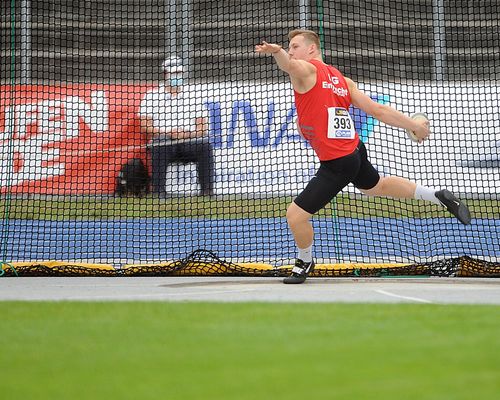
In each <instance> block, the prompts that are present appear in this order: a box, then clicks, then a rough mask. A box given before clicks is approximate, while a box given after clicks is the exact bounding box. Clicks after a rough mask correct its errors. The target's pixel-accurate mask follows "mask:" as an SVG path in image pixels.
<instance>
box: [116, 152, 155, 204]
mask: <svg viewBox="0 0 500 400" xmlns="http://www.w3.org/2000/svg"><path fill="white" fill-rule="evenodd" d="M149 181H150V178H149V174H148V169H147V168H146V166H145V165H144V162H143V161H142V160H141V159H140V158H132V159H130V160H128V161H127V163H126V164H123V166H122V168H121V169H120V172H119V174H118V177H117V178H116V189H115V193H116V194H117V195H118V196H120V197H123V196H130V195H132V196H135V197H142V196H144V195H146V194H148V193H149Z"/></svg>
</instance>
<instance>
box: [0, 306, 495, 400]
mask: <svg viewBox="0 0 500 400" xmlns="http://www.w3.org/2000/svg"><path fill="white" fill-rule="evenodd" d="M2 306H3V307H2V308H3V314H2V328H3V329H2V336H3V343H4V345H3V347H2V351H1V352H0V365H1V366H2V367H3V368H2V370H3V378H2V379H1V380H0V393H2V398H3V399H38V400H44V399H50V400H57V399H72V400H78V399H92V400H100V399H102V400H109V399H121V400H126V399H133V400H136V399H159V398H164V399H205V400H211V399H214V400H215V399H216V400H225V399H228V400H229V399H230V400H234V399H240V400H246V399H249V400H250V399H251V400H254V399H287V400H299V399H300V400H303V399H332V400H335V399H346V400H352V399H370V400H386V399H406V400H421V399H426V400H434V399H435V400H446V399H450V400H469V399H481V400H489V399H491V400H493V399H495V400H496V399H497V398H498V393H500V380H499V379H498V376H499V375H500V363H499V354H500V339H499V336H498V332H500V318H498V313H499V308H498V307H497V306H444V305H363V304H357V305H356V304H308V305H304V304H258V303H257V304H216V303H145V302H144V303H142V302H136V303H131V302H130V303H129V302H122V303H120V302H117V303H72V302H56V303H49V302H46V303H31V302H30V303H27V302H24V303H23V302H3V303H2Z"/></svg>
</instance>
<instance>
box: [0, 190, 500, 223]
mask: <svg viewBox="0 0 500 400" xmlns="http://www.w3.org/2000/svg"><path fill="white" fill-rule="evenodd" d="M291 200H292V198H291V197H276V198H258V199H242V198H239V197H236V196H223V197H217V198H208V197H196V196H194V197H178V198H171V199H166V200H159V199H156V198H153V197H151V196H149V197H145V198H143V199H137V198H115V197H109V198H106V197H102V198H101V197H97V198H95V197H91V196H82V197H73V196H68V197H53V198H51V197H47V198H44V199H21V198H12V199H10V201H9V200H6V199H1V200H0V213H1V215H2V216H5V215H8V218H9V219H40V220H68V219H70V220H92V219H124V218H172V217H186V218H225V219H228V218H233V219H234V218H272V217H284V216H285V213H286V208H287V206H288V204H289V203H290V202H291ZM467 204H468V205H469V207H470V208H471V211H472V214H473V216H474V218H500V201H499V200H469V201H467ZM7 206H8V207H7ZM334 214H335V215H337V216H339V217H352V218H370V217H392V218H436V217H450V215H449V213H448V212H446V211H445V210H444V209H443V208H442V207H438V206H435V205H432V204H429V203H427V204H426V203H422V202H417V201H413V200H408V201H399V200H392V199H384V198H368V197H365V196H356V197H350V196H347V195H341V196H338V197H337V199H336V202H335V210H333V209H332V205H329V206H327V207H326V209H324V210H322V211H321V212H320V213H318V217H320V218H321V217H325V216H326V217H331V216H332V215H334Z"/></svg>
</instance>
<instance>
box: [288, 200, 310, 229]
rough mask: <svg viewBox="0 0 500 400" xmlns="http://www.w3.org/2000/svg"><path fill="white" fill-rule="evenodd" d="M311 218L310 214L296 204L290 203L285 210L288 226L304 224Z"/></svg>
mask: <svg viewBox="0 0 500 400" xmlns="http://www.w3.org/2000/svg"><path fill="white" fill-rule="evenodd" d="M310 218H311V214H309V213H308V212H307V211H304V210H303V209H302V208H300V207H299V206H298V205H297V204H295V203H293V202H292V203H291V204H290V205H289V206H288V209H287V210H286V220H287V222H288V225H290V226H292V225H295V224H300V223H301V222H306V221H308V220H309V219H310Z"/></svg>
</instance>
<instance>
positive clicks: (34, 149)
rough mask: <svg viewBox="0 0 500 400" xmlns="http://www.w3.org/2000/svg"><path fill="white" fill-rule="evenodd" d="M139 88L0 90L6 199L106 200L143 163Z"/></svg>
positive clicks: (142, 88)
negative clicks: (123, 175)
mask: <svg viewBox="0 0 500 400" xmlns="http://www.w3.org/2000/svg"><path fill="white" fill-rule="evenodd" d="M149 88H150V87H148V86H146V85H97V84H92V85H88V84H75V85H59V86H49V85H47V86H45V85H16V86H9V85H3V86H0V187H1V192H2V193H6V192H11V193H13V194H17V193H25V194H58V195H59V194H60V195H64V194H96V193H97V194H99V193H100V194H111V193H113V192H114V190H115V186H116V178H117V176H118V173H119V171H120V169H121V166H122V165H123V164H125V163H126V162H127V161H128V160H129V159H131V158H141V159H143V160H144V161H146V158H147V153H146V142H147V139H146V137H145V136H144V135H142V134H141V132H140V126H139V121H138V118H137V112H138V110H139V106H140V101H141V98H142V96H143V95H144V93H145V92H146V91H147V90H148V89H149Z"/></svg>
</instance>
